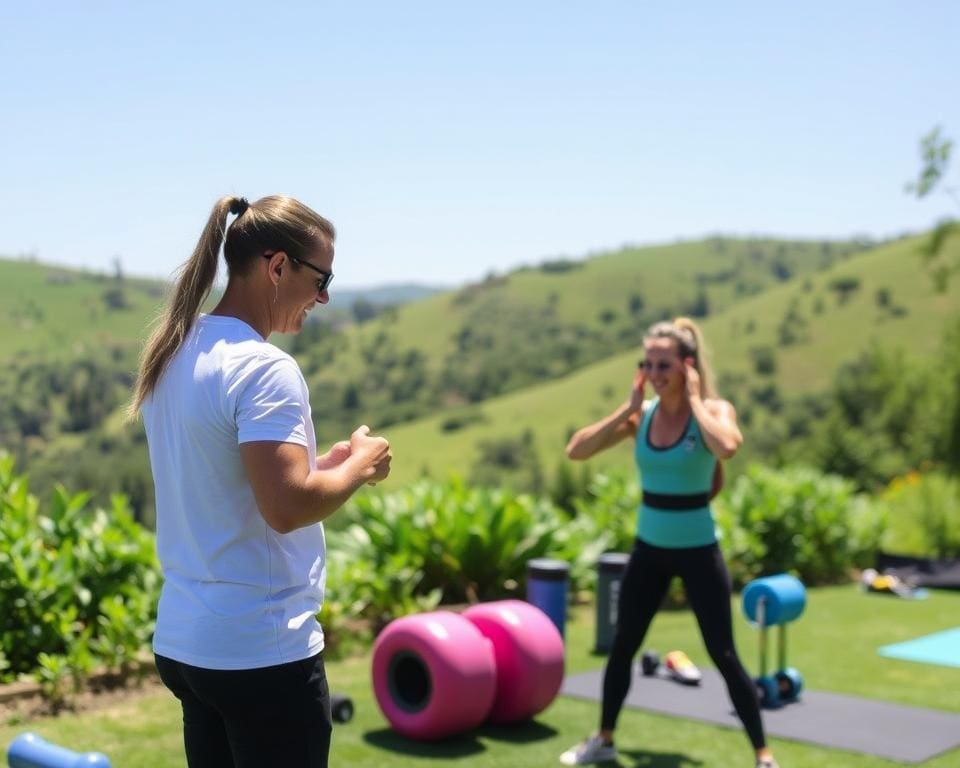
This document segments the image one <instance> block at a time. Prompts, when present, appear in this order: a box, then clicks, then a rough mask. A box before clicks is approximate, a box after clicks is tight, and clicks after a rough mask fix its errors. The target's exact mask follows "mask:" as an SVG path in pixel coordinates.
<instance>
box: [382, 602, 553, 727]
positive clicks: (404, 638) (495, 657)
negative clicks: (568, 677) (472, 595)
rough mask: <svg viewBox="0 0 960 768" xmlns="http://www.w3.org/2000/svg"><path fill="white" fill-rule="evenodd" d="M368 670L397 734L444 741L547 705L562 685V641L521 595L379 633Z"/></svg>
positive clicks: (422, 617)
mask: <svg viewBox="0 0 960 768" xmlns="http://www.w3.org/2000/svg"><path fill="white" fill-rule="evenodd" d="M372 672H373V690H374V694H375V696H376V699H377V704H378V705H379V707H380V709H381V711H382V712H383V714H384V717H386V718H387V720H388V721H389V723H390V725H391V727H392V728H393V729H394V730H395V731H396V732H397V733H399V734H401V735H403V736H407V737H408V738H411V739H421V740H432V739H441V738H444V737H447V736H452V735H454V734H457V733H463V732H464V731H468V730H470V729H472V728H475V727H477V726H478V725H480V724H481V723H483V722H491V723H496V724H505V723H514V722H519V721H523V720H527V719H529V718H531V717H533V716H534V715H536V714H537V713H539V712H541V711H543V710H544V709H546V708H547V706H549V705H550V703H551V702H552V701H553V699H554V698H555V697H556V695H557V692H558V691H559V690H560V686H561V684H562V683H563V638H562V637H561V636H560V633H559V631H558V630H557V628H556V626H555V625H554V624H553V622H552V621H551V619H550V618H549V617H548V616H547V615H546V614H545V613H544V612H543V611H541V610H540V609H539V608H537V607H536V606H533V605H530V604H529V603H525V602H523V601H520V600H501V601H498V602H493V603H484V604H480V605H476V606H473V607H471V608H469V609H467V610H466V611H464V613H463V614H456V613H452V612H450V611H432V612H430V613H421V614H415V615H412V616H404V617H402V618H399V619H396V620H394V621H392V622H391V623H390V624H388V625H387V627H386V628H385V629H384V630H383V632H381V633H380V636H379V637H378V638H377V641H376V643H375V644H374V648H373V670H372Z"/></svg>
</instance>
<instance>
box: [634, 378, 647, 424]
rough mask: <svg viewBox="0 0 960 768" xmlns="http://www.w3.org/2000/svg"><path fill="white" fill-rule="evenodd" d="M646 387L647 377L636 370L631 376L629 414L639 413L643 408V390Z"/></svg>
mask: <svg viewBox="0 0 960 768" xmlns="http://www.w3.org/2000/svg"><path fill="white" fill-rule="evenodd" d="M646 386H647V375H646V374H645V373H644V372H643V369H640V368H638V369H637V372H636V373H635V374H634V375H633V389H631V390H630V412H631V413H640V410H641V409H642V408H643V390H644V389H645V388H646Z"/></svg>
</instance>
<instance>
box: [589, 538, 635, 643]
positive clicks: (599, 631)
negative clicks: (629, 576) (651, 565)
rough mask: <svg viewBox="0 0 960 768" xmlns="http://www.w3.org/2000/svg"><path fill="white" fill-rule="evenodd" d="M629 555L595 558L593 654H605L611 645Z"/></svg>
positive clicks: (620, 553)
mask: <svg viewBox="0 0 960 768" xmlns="http://www.w3.org/2000/svg"><path fill="white" fill-rule="evenodd" d="M629 559H630V555H628V554H624V553H623V552H604V553H603V554H602V555H600V557H599V558H597V628H596V642H595V643H594V648H593V650H594V652H595V653H607V652H609V650H610V646H611V645H613V634H614V632H615V631H616V629H617V605H618V603H619V600H620V584H621V582H622V581H623V573H624V571H625V570H626V569H627V561H628V560H629Z"/></svg>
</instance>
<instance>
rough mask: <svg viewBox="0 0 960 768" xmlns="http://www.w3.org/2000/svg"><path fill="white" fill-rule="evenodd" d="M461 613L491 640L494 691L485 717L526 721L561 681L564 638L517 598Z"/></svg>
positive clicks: (543, 706) (543, 705)
mask: <svg viewBox="0 0 960 768" xmlns="http://www.w3.org/2000/svg"><path fill="white" fill-rule="evenodd" d="M463 615H464V617H466V618H467V619H469V620H470V622H471V623H472V624H474V625H476V627H477V629H479V630H480V632H482V633H483V635H484V636H485V637H487V638H489V640H490V642H491V643H493V654H494V658H495V659H496V670H497V695H496V698H495V699H494V702H493V707H492V709H491V710H490V715H489V717H488V720H489V722H491V723H495V724H504V723H515V722H519V721H522V720H528V719H529V718H531V717H533V716H534V715H536V714H537V713H539V712H542V711H543V710H544V709H546V708H547V707H548V706H550V703H551V702H552V701H553V700H554V698H556V695H557V693H558V692H559V691H560V685H561V684H562V683H563V638H562V637H561V636H560V632H559V631H558V630H557V627H556V625H554V623H553V622H552V621H551V620H550V617H549V616H547V614H545V613H544V612H543V611H541V610H540V609H539V608H537V607H536V606H534V605H531V604H530V603H525V602H523V601H521V600H501V601H499V602H495V603H482V604H480V605H475V606H473V607H471V608H468V609H467V610H466V611H464V613H463Z"/></svg>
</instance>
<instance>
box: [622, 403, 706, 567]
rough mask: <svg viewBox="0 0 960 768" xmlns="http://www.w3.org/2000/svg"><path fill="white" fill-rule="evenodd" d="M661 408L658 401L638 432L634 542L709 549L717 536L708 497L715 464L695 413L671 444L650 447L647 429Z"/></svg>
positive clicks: (648, 410) (647, 412)
mask: <svg viewBox="0 0 960 768" xmlns="http://www.w3.org/2000/svg"><path fill="white" fill-rule="evenodd" d="M659 405H660V400H659V398H657V399H656V400H654V401H653V402H652V403H651V405H650V407H649V408H647V410H646V413H644V414H643V418H642V419H641V421H640V426H639V427H638V428H637V443H636V448H635V457H636V460H637V468H638V469H639V470H640V487H641V488H642V489H643V501H642V502H641V504H640V513H639V515H638V519H637V538H639V539H641V540H643V541H645V542H647V543H648V544H652V545H653V546H655V547H668V548H673V549H678V548H681V547H702V546H706V545H708V544H713V543H714V542H716V540H717V534H716V527H715V524H714V520H713V513H712V511H711V510H710V501H709V493H710V487H711V484H712V483H713V471H714V467H715V466H716V463H717V459H716V457H715V456H714V455H713V454H712V453H710V450H709V449H708V448H707V446H706V444H705V443H704V442H703V436H702V435H701V434H700V425H699V424H697V420H696V419H695V418H693V414H690V420H689V421H688V422H687V427H686V429H685V430H684V431H683V434H682V435H681V437H680V439H679V440H677V442H675V443H674V444H673V445H669V446H666V447H664V448H656V447H654V446H653V445H651V444H650V424H651V423H652V421H653V414H654V413H655V412H656V410H657V407H658V406H659Z"/></svg>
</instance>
